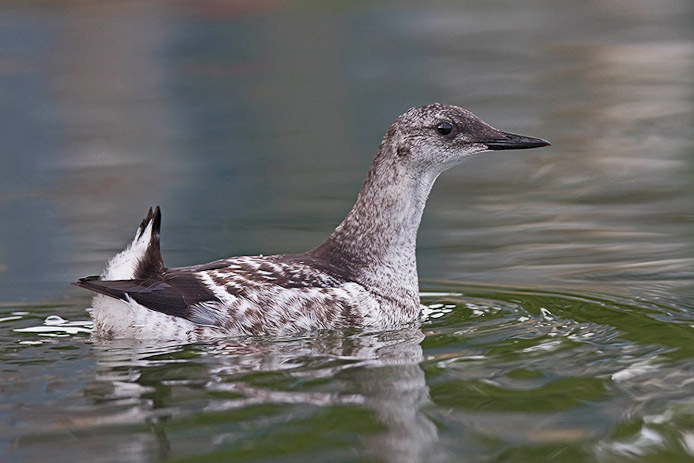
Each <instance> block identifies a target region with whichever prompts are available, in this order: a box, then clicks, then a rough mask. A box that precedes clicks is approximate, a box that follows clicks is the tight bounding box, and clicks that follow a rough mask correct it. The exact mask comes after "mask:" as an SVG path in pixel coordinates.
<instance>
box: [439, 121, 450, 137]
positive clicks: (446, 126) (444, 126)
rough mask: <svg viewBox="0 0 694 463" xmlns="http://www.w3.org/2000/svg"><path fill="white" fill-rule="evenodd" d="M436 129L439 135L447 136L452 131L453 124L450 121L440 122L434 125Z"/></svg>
mask: <svg viewBox="0 0 694 463" xmlns="http://www.w3.org/2000/svg"><path fill="white" fill-rule="evenodd" d="M436 131H437V132H438V133H439V135H443V136H444V137H447V136H449V135H450V134H452V133H453V124H451V123H450V122H441V123H440V124H439V125H437V126H436Z"/></svg>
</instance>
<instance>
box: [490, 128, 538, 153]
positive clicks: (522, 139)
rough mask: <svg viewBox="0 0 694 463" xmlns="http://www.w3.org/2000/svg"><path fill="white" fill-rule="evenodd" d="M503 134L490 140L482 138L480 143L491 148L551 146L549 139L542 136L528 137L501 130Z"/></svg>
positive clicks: (507, 148) (509, 148)
mask: <svg viewBox="0 0 694 463" xmlns="http://www.w3.org/2000/svg"><path fill="white" fill-rule="evenodd" d="M500 134H501V136H500V137H498V138H492V139H489V140H481V141H480V143H482V144H484V145H487V148H489V149H490V150H525V149H529V148H540V147H542V146H550V145H549V142H548V141H547V140H543V139H542V138H533V137H526V136H525V135H516V134H515V133H508V132H500Z"/></svg>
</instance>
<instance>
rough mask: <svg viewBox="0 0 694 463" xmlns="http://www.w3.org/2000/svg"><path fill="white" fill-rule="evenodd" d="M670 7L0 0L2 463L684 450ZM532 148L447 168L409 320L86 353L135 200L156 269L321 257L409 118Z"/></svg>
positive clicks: (533, 456)
mask: <svg viewBox="0 0 694 463" xmlns="http://www.w3.org/2000/svg"><path fill="white" fill-rule="evenodd" d="M690 3H691V2H684V1H677V0H667V1H664V2H657V3H656V2H620V1H616V2H615V1H610V2H607V1H594V2H580V3H576V2H570V1H568V0H560V1H552V2H549V1H539V0H535V1H526V2H511V1H486V2H476V1H472V2H436V3H428V4H426V5H424V4H417V3H412V4H408V3H403V2H398V3H391V2H368V3H354V4H351V5H338V4H335V5H324V4H322V3H314V2H236V3H233V4H229V5H226V4H222V3H218V2H151V3H147V4H146V5H143V4H140V2H117V3H110V4H107V5H81V4H60V3H57V4H51V5H47V4H42V3H7V4H3V5H2V6H0V122H1V123H0V359H1V364H0V365H1V366H0V368H2V371H1V372H0V399H1V400H0V460H1V461H12V462H33V461H43V460H46V459H48V458H50V459H51V460H52V461H55V462H56V463H58V462H62V461H66V462H67V461H70V462H72V461H87V460H93V459H97V458H98V459H99V461H105V462H109V461H113V462H121V461H133V462H140V461H141V462H145V461H191V462H192V461H195V462H199V461H224V460H226V461H259V462H260V461H263V462H266V461H278V462H279V461H282V462H304V461H335V462H338V461H339V462H348V461H349V462H356V461H360V462H373V461H382V462H409V461H412V462H416V461H427V462H429V461H431V462H459V461H471V462H472V461H474V462H480V461H481V462H485V461H488V462H492V461H509V462H510V461H513V462H523V461H528V462H531V461H532V462H535V461H561V462H573V461H575V462H594V461H600V462H603V461H605V462H610V461H614V462H624V461H653V462H661V461H668V462H678V461H691V459H692V458H693V457H694V424H693V423H694V420H693V417H694V402H693V401H692V397H694V347H692V342H691V341H692V339H694V240H693V239H692V237H694V137H693V136H692V134H693V131H692V128H693V126H694V82H693V81H694V79H693V78H692V76H693V75H694V32H693V30H692V28H691V24H692V23H694V8H693V7H692V5H691V4H690ZM432 101H441V102H446V103H453V104H459V105H462V106H465V107H467V108H468V109H470V110H472V111H473V112H475V113H476V114H478V115H480V116H481V117H482V118H483V119H485V120H486V121H488V122H490V123H492V124H493V125H495V126H497V127H499V128H502V129H505V130H509V131H514V132H519V133H526V134H528V135H534V136H538V137H542V138H547V139H549V140H550V141H551V142H552V145H553V146H552V147H551V148H547V149H542V150H531V151H523V152H500V153H487V154H484V155H480V156H478V157H476V158H474V159H471V160H469V161H467V162H465V163H464V164H463V165H461V166H459V167H458V168H456V169H453V170H451V171H449V172H447V173H446V174H444V175H443V176H442V177H441V178H440V179H439V181H438V183H437V185H436V187H435V188H434V191H433V192H432V195H431V198H430V201H429V204H428V206H427V210H426V211H425V216H424V220H423V224H422V228H421V230H420V236H419V246H418V258H419V272H420V278H421V281H422V284H421V289H422V302H423V304H425V305H426V306H427V309H426V310H424V311H423V314H422V322H421V326H419V327H409V328H406V329H402V330H398V331H394V332H384V333H364V332H360V331H358V330H357V331H347V332H321V333H311V334H308V335H306V336H299V337H291V338H282V339H275V338H263V337H260V338H244V339H229V340H225V341H223V342H219V343H215V344H194V345H183V346H182V345H175V344H171V345H168V344H166V343H148V342H144V341H138V342H136V341H110V342H106V341H100V340H98V339H93V338H92V337H91V336H90V333H89V331H90V324H89V317H88V314H87V312H86V308H87V307H89V304H90V296H89V294H86V293H85V292H82V291H80V290H78V289H76V288H72V287H70V286H69V282H70V281H73V280H74V279H76V278H77V277H80V276H84V275H88V274H95V273H99V272H100V271H101V269H102V268H103V265H104V263H105V261H106V260H107V259H108V258H109V257H110V256H112V255H113V254H114V253H116V252H117V251H118V250H120V249H121V248H122V246H123V245H124V244H125V243H126V242H127V241H128V240H129V238H130V237H131V235H132V234H133V233H134V232H135V228H136V226H137V224H138V223H139V220H140V219H141V218H142V216H143V215H144V213H145V212H146V210H147V208H148V207H149V206H151V205H153V204H160V205H161V206H162V209H163V214H164V217H163V230H162V249H163V254H164V259H165V261H166V262H167V265H169V266H180V265H188V264H193V263H199V262H204V261H209V260H212V259H216V258H219V257H222V256H229V255H238V254H255V253H265V254H269V253H275V252H297V251H302V250H306V249H309V248H311V247H313V246H315V245H316V244H318V243H319V242H320V241H321V240H322V239H324V238H325V237H326V236H327V235H328V234H329V233H330V231H331V230H332V228H333V227H334V226H335V225H336V224H337V223H338V222H339V221H340V220H341V218H342V217H343V215H344V214H345V213H346V211H347V210H348V209H349V207H350V206H351V204H352V202H353V200H354V198H355V197H356V192H357V190H358V187H359V184H360V182H361V179H362V177H363V175H364V174H365V172H366V169H367V168H368V165H369V162H370V159H371V156H372V155H373V153H374V151H375V149H376V147H377V146H378V142H379V141H380V138H381V136H382V135H383V133H384V132H385V130H386V129H387V127H388V125H389V124H390V122H391V121H392V120H393V119H394V118H395V117H396V116H397V115H398V114H400V113H401V112H403V111H404V110H406V109H407V108H409V107H411V106H414V105H418V104H424V103H428V102H432Z"/></svg>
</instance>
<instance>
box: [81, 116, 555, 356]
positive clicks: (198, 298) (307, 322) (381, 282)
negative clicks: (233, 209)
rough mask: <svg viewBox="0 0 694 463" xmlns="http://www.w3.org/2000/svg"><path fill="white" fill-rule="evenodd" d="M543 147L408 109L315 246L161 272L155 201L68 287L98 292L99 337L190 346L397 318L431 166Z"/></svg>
mask: <svg viewBox="0 0 694 463" xmlns="http://www.w3.org/2000/svg"><path fill="white" fill-rule="evenodd" d="M546 145H549V143H548V142H546V141H544V140H541V139H538V138H531V137H524V136H520V135H515V134H510V133H507V132H502V131H500V130H497V129H494V128H493V127H491V126H489V125H487V124H486V123H484V122H482V121H481V120H480V119H479V118H477V117H476V116H475V115H474V114H472V113H470V112H469V111H467V110H465V109H462V108H459V107H456V106H448V105H441V104H432V105H427V106H420V107H416V108H412V109H410V110H409V111H407V112H406V113H405V114H403V115H401V116H400V117H399V118H397V119H396V120H395V122H394V123H393V124H392V125H391V127H390V129H389V130H388V132H387V133H386V135H385V136H384V138H383V141H382V142H381V145H380V147H379V149H378V151H377V153H376V156H375V157H374V160H373V162H372V164H371V168H370V169H369V172H368V174H367V176H366V179H365V180H364V183H363V185H362V188H361V190H360V192H359V195H358V198H357V201H356V203H355V205H354V207H353V208H352V210H351V211H350V212H349V214H348V215H347V217H346V218H345V219H344V220H343V222H342V223H341V224H340V225H338V227H337V228H336V229H335V231H334V232H333V233H332V234H331V235H330V237H329V238H328V239H327V240H326V241H325V242H323V243H322V244H321V245H320V246H318V247H316V248H315V249H313V250H311V251H307V252H305V253H300V254H282V255H272V256H241V257H232V258H228V259H222V260H218V261H214V262H210V263H208V264H202V265H196V266H190V267H181V268H174V269H167V268H166V267H165V265H164V262H163V260H162V257H161V252H160V244H159V234H160V226H161V213H160V210H159V208H158V207H157V208H156V209H154V210H151V209H150V211H149V213H148V215H147V217H145V219H144V220H143V221H142V223H141V224H140V227H139V228H138V231H137V233H136V235H135V238H134V239H133V241H132V243H131V244H130V245H129V246H128V247H127V248H126V249H125V250H123V251H122V252H121V253H119V254H117V255H116V256H115V257H114V258H113V259H111V261H110V262H109V264H108V265H107V267H106V269H105V270H104V272H103V273H102V274H101V275H100V276H98V277H96V276H94V277H86V278H82V279H80V280H79V281H78V282H76V283H75V284H76V285H78V286H81V287H83V288H86V289H89V290H92V291H95V292H97V293H99V294H98V295H97V296H96V297H95V298H94V302H93V308H92V317H93V319H94V331H95V333H96V334H97V335H98V336H102V337H106V338H124V337H125V338H155V339H177V340H181V341H188V342H191V341H196V340H199V339H205V338H210V337H220V336H239V335H256V334H271V335H278V334H288V333H296V332H304V331H313V330H319V329H335V328H346V327H363V328H367V329H374V330H382V329H388V328H395V327H398V326H402V325H404V324H406V323H408V322H412V321H414V320H416V318H417V314H418V313H419V310H420V303H419V291H418V279H417V262H416V255H415V246H416V238H417V230H418V228H419V224H420V221H421V217H422V212H423V210H424V206H425V203H426V199H427V197H428V195H429V192H430V191H431V188H432V186H433V184H434V181H435V180H436V178H437V177H438V176H439V174H440V173H441V172H443V171H444V170H446V169H448V168H449V167H451V166H453V165H455V164H457V163H459V162H460V161H462V160H463V159H464V158H466V157H468V156H470V155H472V154H476V153H479V152H482V151H486V150H490V149H493V150H498V149H524V148H535V147H540V146H546Z"/></svg>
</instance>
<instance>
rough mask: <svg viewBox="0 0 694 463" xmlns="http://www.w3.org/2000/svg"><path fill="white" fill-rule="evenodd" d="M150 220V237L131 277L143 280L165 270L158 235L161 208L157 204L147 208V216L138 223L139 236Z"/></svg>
mask: <svg viewBox="0 0 694 463" xmlns="http://www.w3.org/2000/svg"><path fill="white" fill-rule="evenodd" d="M150 222H152V239H151V240H150V242H149V245H148V246H147V250H146V251H145V254H144V256H142V259H140V262H139V263H138V264H137V268H136V269H135V274H134V275H133V279H136V280H143V279H147V278H153V277H156V276H159V275H161V274H163V273H164V272H165V271H166V266H165V265H164V260H163V259H162V257H161V248H160V246H159V236H160V231H161V210H160V209H159V206H157V207H155V208H154V211H152V208H151V207H150V208H149V211H148V212H147V216H146V217H145V218H144V219H143V220H142V223H141V224H140V234H139V237H141V236H142V234H143V233H144V232H145V230H146V229H147V225H148V224H149V223H150Z"/></svg>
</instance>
